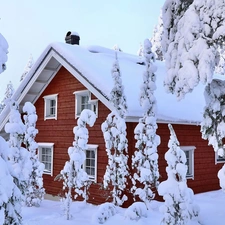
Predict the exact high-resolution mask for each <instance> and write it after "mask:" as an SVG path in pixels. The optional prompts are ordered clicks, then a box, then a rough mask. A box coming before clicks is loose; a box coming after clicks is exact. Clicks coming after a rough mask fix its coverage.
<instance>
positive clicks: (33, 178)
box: [23, 102, 45, 206]
mask: <svg viewBox="0 0 225 225" xmlns="http://www.w3.org/2000/svg"><path fill="white" fill-rule="evenodd" d="M23 113H24V115H23V119H24V124H25V135H24V138H23V143H24V144H25V146H26V149H27V150H28V151H29V152H30V159H29V160H30V161H31V164H32V168H31V171H30V176H29V180H28V183H27V187H26V191H25V203H26V205H27V206H40V203H41V201H42V200H43V198H44V194H45V190H44V188H43V178H42V176H43V171H44V167H45V166H44V164H43V163H40V161H39V159H38V155H37V152H36V151H37V149H38V144H37V143H36V141H35V137H36V135H37V133H38V130H37V129H36V128H35V127H36V122H37V114H36V108H35V106H34V105H33V104H32V103H30V102H26V103H25V105H24V107H23Z"/></svg>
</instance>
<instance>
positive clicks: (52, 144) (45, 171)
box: [37, 142, 54, 176]
mask: <svg viewBox="0 0 225 225" xmlns="http://www.w3.org/2000/svg"><path fill="white" fill-rule="evenodd" d="M37 144H38V158H39V161H40V162H42V161H41V155H40V151H41V149H42V148H44V147H47V148H51V171H50V172H49V171H47V170H44V172H43V173H44V174H47V175H51V176H53V152H54V149H53V146H54V143H44V142H39V143H37Z"/></svg>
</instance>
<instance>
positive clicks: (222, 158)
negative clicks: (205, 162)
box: [215, 151, 225, 164]
mask: <svg viewBox="0 0 225 225" xmlns="http://www.w3.org/2000/svg"><path fill="white" fill-rule="evenodd" d="M219 157H221V156H219V155H218V151H216V152H215V164H217V163H225V156H224V157H221V159H219Z"/></svg>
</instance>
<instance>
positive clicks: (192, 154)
mask: <svg viewBox="0 0 225 225" xmlns="http://www.w3.org/2000/svg"><path fill="white" fill-rule="evenodd" d="M180 148H181V150H183V151H184V152H185V151H190V154H191V165H190V166H191V175H187V176H186V178H187V179H193V180H194V150H195V149H196V147H195V146H180Z"/></svg>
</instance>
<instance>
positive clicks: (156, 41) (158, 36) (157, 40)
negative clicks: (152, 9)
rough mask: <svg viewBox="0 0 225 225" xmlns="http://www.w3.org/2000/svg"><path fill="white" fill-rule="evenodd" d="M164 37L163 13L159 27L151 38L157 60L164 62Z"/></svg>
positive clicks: (156, 27)
mask: <svg viewBox="0 0 225 225" xmlns="http://www.w3.org/2000/svg"><path fill="white" fill-rule="evenodd" d="M162 36H163V20H162V12H161V13H160V16H159V20H158V24H157V26H155V28H154V30H153V37H152V38H151V43H152V51H153V52H154V53H155V55H156V59H157V60H160V61H163V60H164V57H163V50H162V44H161V42H162Z"/></svg>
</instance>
